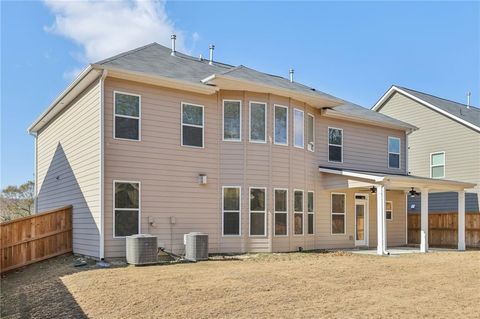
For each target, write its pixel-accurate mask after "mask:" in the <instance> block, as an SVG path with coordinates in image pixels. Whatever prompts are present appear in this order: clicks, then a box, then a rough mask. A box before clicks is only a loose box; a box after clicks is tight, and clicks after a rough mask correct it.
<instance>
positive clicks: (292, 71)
mask: <svg viewBox="0 0 480 319" xmlns="http://www.w3.org/2000/svg"><path fill="white" fill-rule="evenodd" d="M294 72H295V70H294V69H290V70H289V71H288V73H289V74H290V82H292V83H293V73H294Z"/></svg>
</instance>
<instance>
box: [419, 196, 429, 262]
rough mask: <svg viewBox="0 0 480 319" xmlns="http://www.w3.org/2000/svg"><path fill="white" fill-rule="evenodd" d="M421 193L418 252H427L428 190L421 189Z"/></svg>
mask: <svg viewBox="0 0 480 319" xmlns="http://www.w3.org/2000/svg"><path fill="white" fill-rule="evenodd" d="M420 191H421V192H422V193H421V200H422V204H421V213H420V217H421V232H420V252H422V253H426V252H428V188H422V189H421V190H420Z"/></svg>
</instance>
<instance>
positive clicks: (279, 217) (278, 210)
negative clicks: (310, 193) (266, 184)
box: [273, 188, 288, 236]
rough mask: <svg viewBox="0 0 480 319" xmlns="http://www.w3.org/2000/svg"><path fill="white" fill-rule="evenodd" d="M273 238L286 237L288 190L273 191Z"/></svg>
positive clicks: (277, 189) (278, 189) (276, 189)
mask: <svg viewBox="0 0 480 319" xmlns="http://www.w3.org/2000/svg"><path fill="white" fill-rule="evenodd" d="M273 196H274V203H275V204H274V205H275V209H274V212H275V214H274V216H275V236H287V235H288V190H287V189H283V188H275V189H274V195H273Z"/></svg>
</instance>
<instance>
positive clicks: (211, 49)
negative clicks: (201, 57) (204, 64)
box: [208, 44, 215, 65]
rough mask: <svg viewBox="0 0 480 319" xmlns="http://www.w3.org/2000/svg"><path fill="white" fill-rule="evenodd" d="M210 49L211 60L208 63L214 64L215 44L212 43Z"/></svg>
mask: <svg viewBox="0 0 480 319" xmlns="http://www.w3.org/2000/svg"><path fill="white" fill-rule="evenodd" d="M208 49H209V50H210V60H209V62H208V64H210V65H212V64H213V50H215V45H213V44H210V46H209V47H208Z"/></svg>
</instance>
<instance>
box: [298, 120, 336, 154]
mask: <svg viewBox="0 0 480 319" xmlns="http://www.w3.org/2000/svg"><path fill="white" fill-rule="evenodd" d="M309 116H311V117H312V119H313V123H312V129H313V132H312V137H313V141H312V143H313V146H312V147H313V148H312V149H310V144H309V143H308V132H307V150H308V151H310V152H315V115H313V114H312V113H307V123H308V117H309ZM307 128H308V125H307ZM342 139H343V132H342ZM342 143H343V141H342ZM342 158H343V157H342Z"/></svg>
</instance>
